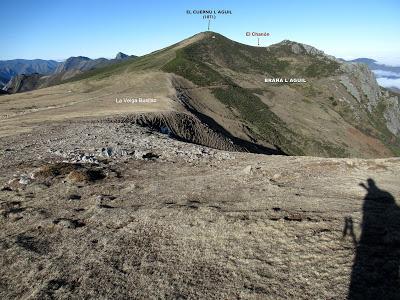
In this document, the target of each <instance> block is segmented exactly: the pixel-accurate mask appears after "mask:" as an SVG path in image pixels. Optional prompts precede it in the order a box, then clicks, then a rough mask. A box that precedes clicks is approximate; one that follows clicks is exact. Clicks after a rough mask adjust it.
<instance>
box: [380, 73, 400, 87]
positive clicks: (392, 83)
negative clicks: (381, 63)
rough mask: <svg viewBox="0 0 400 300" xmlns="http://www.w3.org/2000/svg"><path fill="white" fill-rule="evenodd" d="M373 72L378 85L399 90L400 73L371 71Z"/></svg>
mask: <svg viewBox="0 0 400 300" xmlns="http://www.w3.org/2000/svg"><path fill="white" fill-rule="evenodd" d="M373 72H374V74H375V76H376V80H377V81H378V84H379V85H381V86H383V87H387V88H391V87H395V88H398V89H400V73H397V72H392V71H385V70H373Z"/></svg>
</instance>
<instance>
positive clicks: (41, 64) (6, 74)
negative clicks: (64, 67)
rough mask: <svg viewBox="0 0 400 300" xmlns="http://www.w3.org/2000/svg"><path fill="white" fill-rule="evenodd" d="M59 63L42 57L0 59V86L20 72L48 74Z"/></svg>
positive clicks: (52, 71)
mask: <svg viewBox="0 0 400 300" xmlns="http://www.w3.org/2000/svg"><path fill="white" fill-rule="evenodd" d="M59 64H60V63H59V62H57V61H55V60H44V59H33V60H29V59H13V60H3V61H0V88H1V87H2V86H4V85H6V84H7V82H8V81H10V79H11V78H12V77H13V76H16V75H20V74H33V73H39V74H43V75H49V74H52V73H54V71H55V70H56V68H57V67H58V65H59Z"/></svg>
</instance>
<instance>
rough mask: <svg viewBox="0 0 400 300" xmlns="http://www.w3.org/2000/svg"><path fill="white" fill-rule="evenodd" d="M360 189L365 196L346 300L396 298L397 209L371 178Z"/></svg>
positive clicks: (399, 280)
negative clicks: (363, 190) (364, 190)
mask: <svg viewBox="0 0 400 300" xmlns="http://www.w3.org/2000/svg"><path fill="white" fill-rule="evenodd" d="M360 186H362V187H364V188H365V189H366V191H367V194H366V195H365V197H364V203H363V218H362V224H361V230H362V231H361V236H360V239H359V241H358V243H357V245H356V254H355V258H354V263H353V269H352V274H351V282H350V287H349V293H348V299H351V300H353V299H400V277H399V255H400V243H399V242H400V238H399V233H400V208H399V206H397V205H396V202H395V199H394V197H393V196H392V195H391V194H390V193H389V192H386V191H383V190H381V189H379V188H378V187H377V186H376V184H375V181H374V180H373V179H371V178H369V179H368V180H367V185H365V184H364V183H360ZM346 222H348V221H346ZM347 226H348V225H347Z"/></svg>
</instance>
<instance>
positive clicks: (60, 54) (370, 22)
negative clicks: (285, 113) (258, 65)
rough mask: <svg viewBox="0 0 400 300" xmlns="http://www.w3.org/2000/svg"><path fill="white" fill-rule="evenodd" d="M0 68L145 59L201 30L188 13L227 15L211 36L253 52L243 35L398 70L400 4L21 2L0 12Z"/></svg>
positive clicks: (253, 42)
mask: <svg viewBox="0 0 400 300" xmlns="http://www.w3.org/2000/svg"><path fill="white" fill-rule="evenodd" d="M2 8H3V11H4V12H7V14H4V16H2V18H1V19H0V26H1V27H2V28H8V29H7V30H5V31H4V32H3V34H2V45H3V46H2V49H1V51H0V60H8V59H16V58H24V59H34V58H41V59H55V60H62V59H66V58H68V57H70V56H78V55H82V56H88V57H91V58H97V57H106V58H110V57H114V56H115V55H116V53H117V52H119V51H121V52H124V53H127V54H134V55H143V54H147V53H149V52H152V51H154V50H158V49H160V48H163V47H166V46H169V45H171V44H173V43H176V42H178V41H180V40H182V39H185V38H187V37H189V36H192V35H194V34H196V33H198V32H201V31H205V30H207V21H206V20H203V19H202V18H201V16H194V15H187V14H186V10H187V9H229V10H232V13H233V14H232V15H228V16H217V19H216V20H212V21H211V30H213V31H216V32H219V33H221V34H223V35H225V36H227V37H228V38H230V39H233V40H235V41H238V42H241V43H245V44H249V45H256V44H257V38H255V37H246V32H247V31H250V32H252V31H256V32H268V33H270V34H271V36H270V37H265V38H261V45H262V46H268V45H270V44H274V43H277V42H280V41H282V40H284V39H290V40H293V41H296V42H301V43H306V44H309V45H312V46H314V47H316V48H318V49H321V50H323V51H324V52H325V53H327V54H331V55H334V56H336V57H341V58H344V59H353V58H357V57H368V58H373V59H375V60H377V61H378V62H380V63H385V64H389V65H400V39H396V38H395V37H396V36H397V34H398V33H397V28H400V19H399V18H398V11H400V2H398V1H395V0H383V1H379V2H376V1H372V0H368V1H353V2H351V3H349V2H347V1H344V0H338V1H330V2H324V3H321V1H317V0H311V1H307V3H304V2H303V1H293V0H291V1H286V2H285V3H281V2H278V1H261V0H255V1H248V2H246V3H232V1H226V0H222V1H218V3H216V2H215V1H193V0H190V1H174V3H173V4H171V2H165V1H160V0H147V1H142V0H140V1H127V0H117V1H94V0H88V1H84V2H80V1H77V0H71V1H66V0H61V1H57V2H55V1H50V0H38V1H35V2H32V1H28V0H21V1H18V2H15V3H14V2H6V3H4V4H3V5H2Z"/></svg>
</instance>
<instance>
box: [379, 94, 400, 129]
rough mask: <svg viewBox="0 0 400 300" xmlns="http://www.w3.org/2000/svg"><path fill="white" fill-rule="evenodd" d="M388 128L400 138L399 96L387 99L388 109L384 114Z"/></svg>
mask: <svg viewBox="0 0 400 300" xmlns="http://www.w3.org/2000/svg"><path fill="white" fill-rule="evenodd" d="M383 115H384V117H385V119H386V126H387V128H388V129H389V130H390V132H391V133H393V134H394V135H396V136H398V137H400V105H399V98H398V97H397V96H393V97H389V98H387V99H386V109H385V111H384V113H383Z"/></svg>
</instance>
